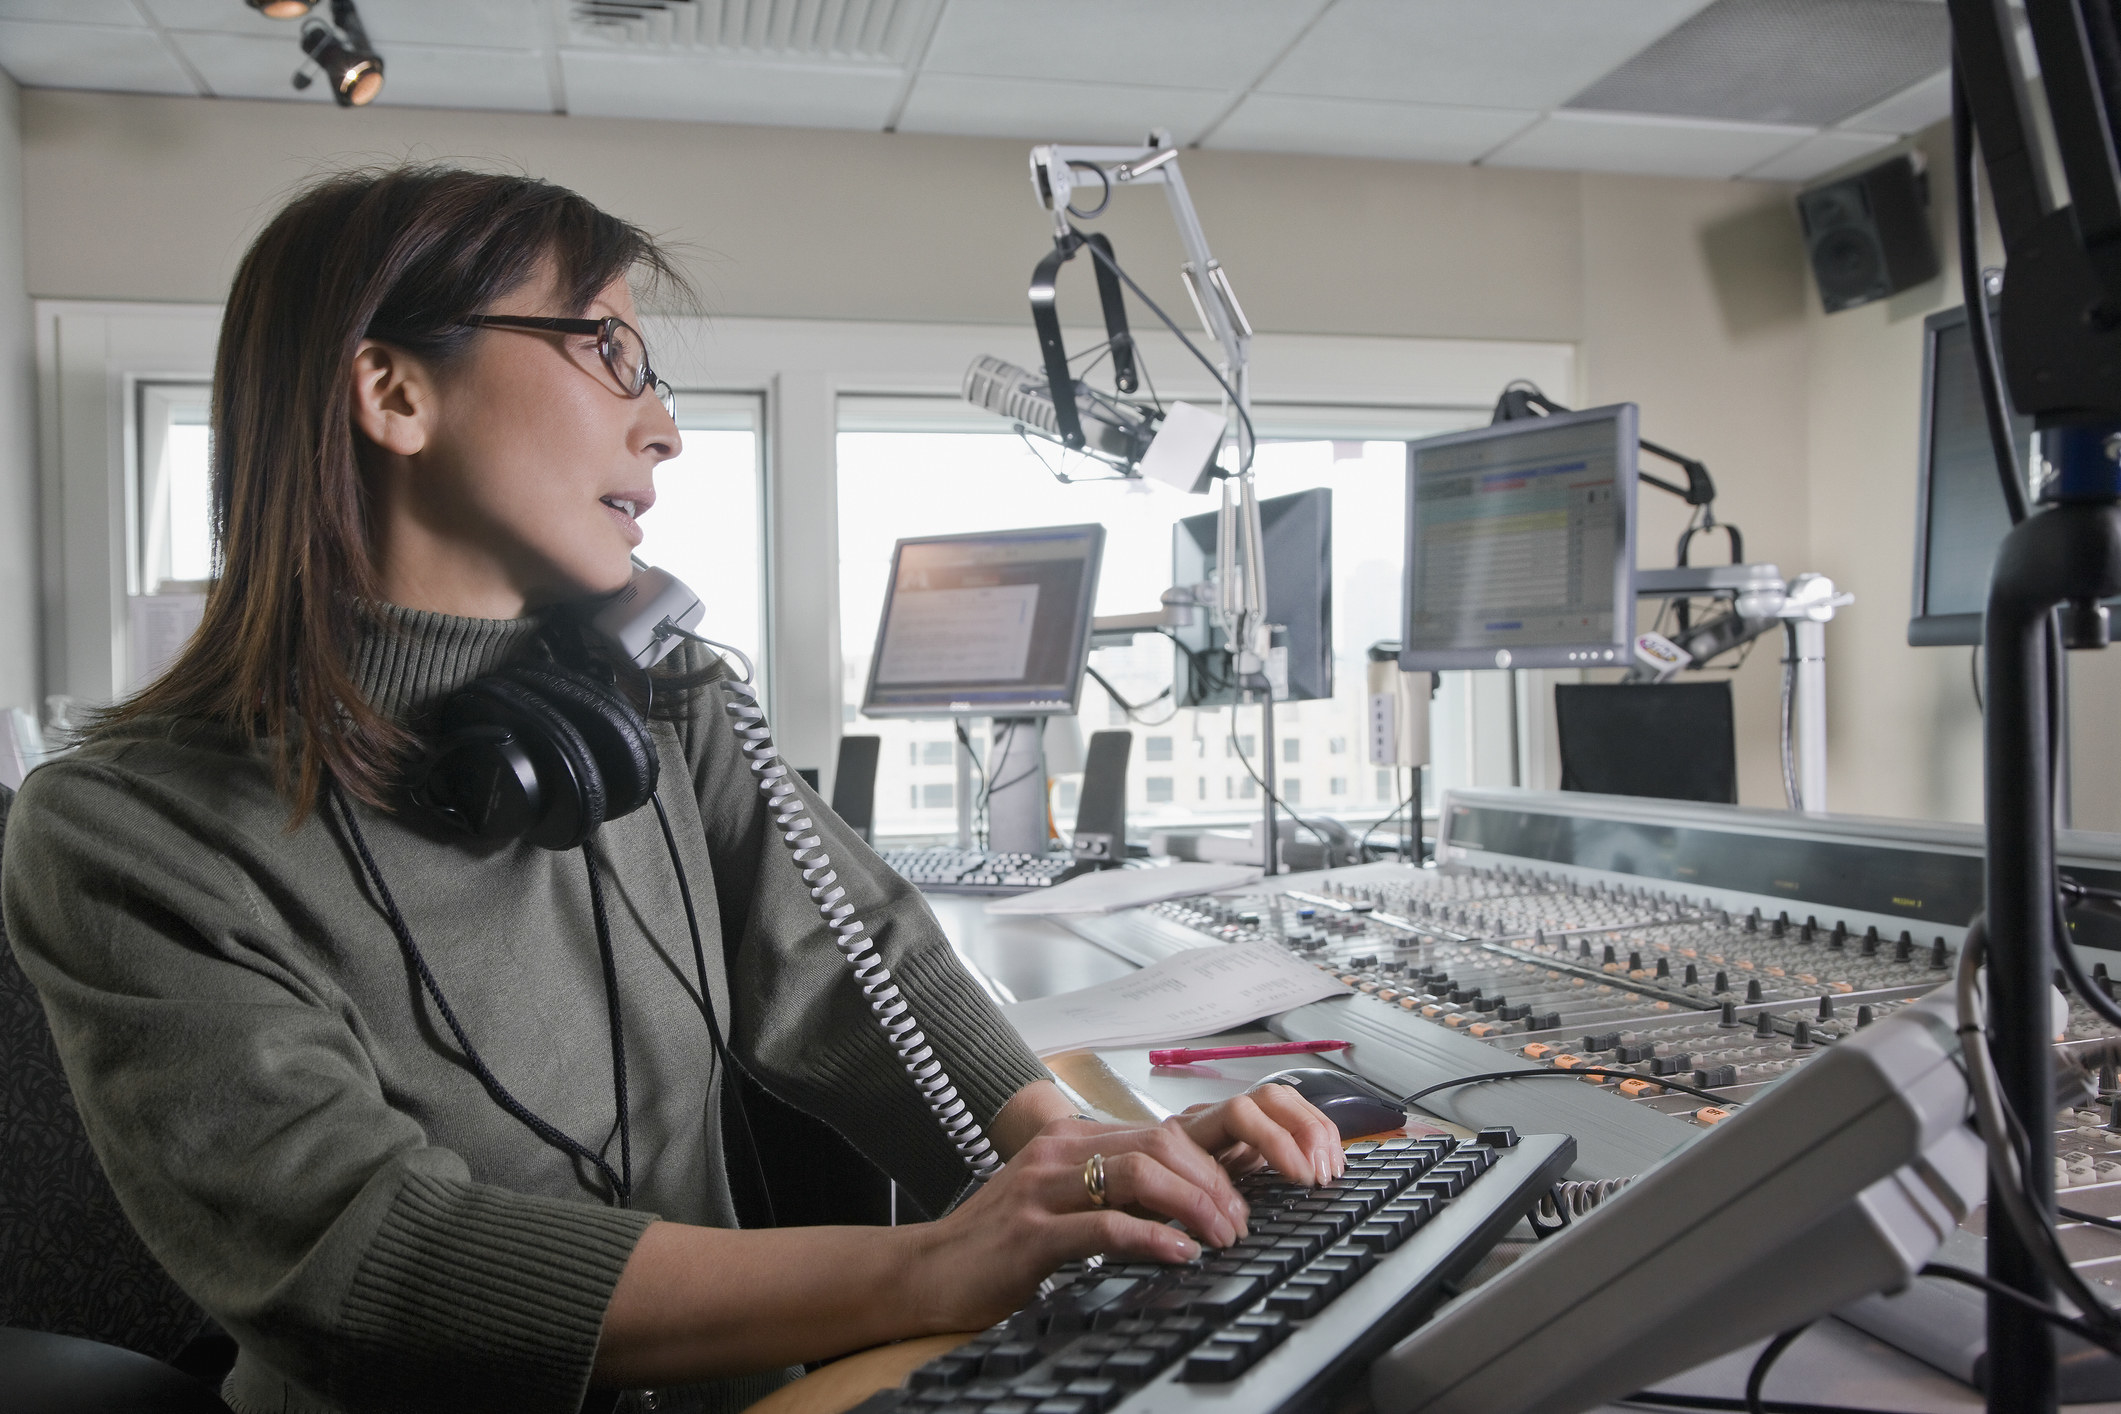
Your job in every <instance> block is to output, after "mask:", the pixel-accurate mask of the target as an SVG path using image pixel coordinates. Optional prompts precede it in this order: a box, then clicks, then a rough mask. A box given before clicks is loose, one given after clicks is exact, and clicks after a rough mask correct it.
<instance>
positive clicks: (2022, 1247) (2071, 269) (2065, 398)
mask: <svg viewBox="0 0 2121 1414" xmlns="http://www.w3.org/2000/svg"><path fill="white" fill-rule="evenodd" d="M1949 5H1950V10H1951V18H1952V39H1953V78H1954V85H1953V110H1954V111H1953V123H1952V127H1953V138H1954V144H1953V146H1954V149H1955V151H1954V157H1955V164H1954V165H1955V167H1956V168H1957V175H1958V177H1959V183H1958V185H1959V204H1960V207H1961V213H1960V220H1961V230H1962V232H1968V233H1971V232H1972V231H1973V230H1975V229H1977V227H1976V226H1975V224H1974V222H1975V213H1974V210H1973V205H1972V203H1973V202H1974V201H1975V200H1976V199H1977V198H1978V189H1977V187H1976V184H1975V182H1974V181H1973V180H1972V178H1973V177H1974V175H1975V165H1974V156H1973V146H1974V143H1975V141H1976V140H1978V143H1979V147H1980V155H1981V158H1982V160H1983V164H1984V165H1985V166H1986V167H1987V169H1988V178H1989V190H1990V193H1991V196H1992V199H1993V202H1994V205H1995V215H1996V224H1997V227H1998V229H1999V230H2000V232H2001V234H2002V237H2003V246H2004V252H2005V257H2006V263H2005V270H2004V277H2003V296H2002V338H2003V346H2002V349H2001V360H2000V361H2001V365H2002V367H2001V369H2000V371H1999V370H1998V368H1997V367H1996V364H1997V362H1998V360H1997V356H1996V354H1997V351H1996V349H1995V346H1994V334H1993V332H1992V331H1991V329H1990V328H1989V325H1988V320H1987V317H1986V308H1987V306H1986V301H1985V300H1984V298H1983V294H1984V292H1983V290H1982V287H1981V283H1980V273H1979V265H1980V261H1979V258H1978V253H1977V252H1975V251H1974V250H1973V249H1972V241H1971V239H1970V235H1962V238H1961V239H1962V246H1963V247H1965V249H1964V250H1963V252H1962V260H1961V278H1962V283H1963V284H1964V286H1965V299H1966V306H1967V318H1968V325H1969V330H1970V332H1971V333H1972V335H1973V347H1974V361H1975V365H1976V368H1977V370H1978V371H1979V373H1980V375H1981V382H1982V388H1983V395H1984V396H1983V401H1984V404H1985V405H1986V409H1987V412H1988V421H1989V427H1990V437H1991V440H1992V442H1993V443H1994V444H1995V453H1996V464H1997V472H1998V475H1999V478H2000V479H2001V481H2002V489H2003V493H2004V501H2005V504H2006V505H2008V506H2009V507H2010V508H2011V513H2012V514H2011V518H2012V520H2013V521H2014V522H2016V524H2015V526H2014V528H2013V529H2012V530H2011V532H2010V533H2009V535H2007V536H2006V537H2005V538H2004V541H2003V544H2002V547H2001V548H2000V550H1999V551H1998V553H1997V556H1996V568H1995V574H1994V577H1993V579H1992V580H1991V581H1990V584H1989V597H1988V609H1987V615H1986V623H1985V628H1984V633H1983V649H1982V652H1983V654H1984V665H1985V668H1986V676H1987V680H1988V703H1987V710H1986V712H1985V714H1984V719H1983V723H1982V737H1983V739H1982V758H1983V760H1982V770H1983V778H1984V780H1983V784H1984V789H1985V794H1986V797H1987V802H1986V803H1987V810H1986V815H1987V836H1988V837H1987V863H1986V880H1985V882H1986V885H1987V888H1986V894H1987V898H1986V922H1987V929H1988V939H1989V941H1988V979H1987V980H1988V1001H1989V1005H1988V1008H1987V1010H1988V1015H1989V1035H1988V1045H1989V1050H1990V1054H1991V1055H1992V1056H1993V1057H1994V1059H1995V1064H1996V1071H1997V1074H1998V1078H1999V1089H2000V1091H2001V1094H2002V1098H2003V1100H2004V1103H2005V1107H2006V1108H2008V1109H2009V1110H2011V1111H2014V1112H2015V1115H2016V1118H2017V1121H2018V1124H2019V1126H2020V1127H2021V1128H2022V1131H2023V1148H2022V1149H2021V1150H2020V1156H2021V1157H2020V1166H2021V1172H2022V1174H2023V1182H2022V1185H2020V1187H2021V1192H2022V1198H2023V1204H2024V1207H2026V1208H2029V1209H2030V1210H2031V1211H2032V1212H2033V1213H2035V1214H2038V1215H2040V1216H2041V1217H2042V1218H2045V1219H2046V1220H2048V1221H2049V1222H2050V1223H2051V1222H2052V1219H2053V1215H2054V1211H2055V1208H2054V1203H2055V1198H2054V1181H2053V1171H2054V1125H2053V1124H2052V1123H2051V1119H2052V1116H2053V1115H2054V1113H2055V1090H2054V1081H2053V1077H2052V1073H2051V1069H2050V1064H2051V1062H2050V1056H2049V1044H2050V1038H2049V1036H2048V1034H2047V1033H2048V1031H2049V1023H2048V1020H2047V1017H2048V1000H2047V998H2048V988H2049V983H2050V978H2051V977H2052V976H2053V972H2054V968H2055V965H2056V963H2057V961H2060V962H2062V963H2063V964H2064V972H2065V974H2066V975H2067V974H2068V973H2070V972H2071V971H2073V970H2074V969H2073V968H2072V966H2071V964H2072V962H2073V959H2072V958H2071V956H2070V955H2069V954H2068V951H2067V949H2068V947H2069V943H2068V941H2067V939H2066V938H2065V937H2058V936H2057V932H2056V919H2057V916H2058V915H2059V913H2060V911H2061V910H2060V906H2059V903H2058V894H2057V876H2056V872H2055V836H2054V830H2055V820H2054V799H2055V791H2056V780H2055V773H2056V760H2057V755H2056V750H2055V742H2054V735H2055V721H2054V718H2055V715H2056V714H2057V713H2058V712H2059V710H2060V705H2061V704H2060V702H2059V701H2058V698H2059V695H2060V694H2059V691H2058V684H2059V682H2060V680H2061V672H2060V670H2061V654H2062V652H2063V650H2064V647H2065V645H2066V646H2068V647H2075V648H2103V647H2105V646H2106V643H2107V637H2108V630H2107V623H2106V611H2105V610H2104V609H2103V608H2101V607H2100V605H2099V601H2100V600H2101V599H2104V598H2107V597H2110V596H2112V595H2113V594H2115V593H2116V592H2121V125H2117V119H2121V7H2117V5H2116V3H2115V0H2026V3H2025V7H2024V13H2025V19H2026V21H2027V23H2028V24H2029V25H2030V27H2031V30H2032V38H2033V43H2034V46H2035V48H2036V49H2037V51H2038V53H2039V59H2040V70H2041V88H2042V90H2043V91H2044V94H2045V98H2046V104H2047V109H2048V115H2049V117H2050V119H2051V120H2052V121H2051V123H2050V125H2049V127H2050V130H2051V131H2052V133H2053V139H2054V146H2055V151H2056V155H2057V156H2058V157H2059V158H2060V165H2061V169H2062V174H2063V177H2064V179H2065V180H2066V182H2067V185H2068V195H2069V202H2068V204H2066V205H2064V204H2059V203H2058V202H2057V201H2056V198H2055V196H2054V194H2053V193H2052V192H2051V190H2050V184H2049V181H2048V175H2047V166H2046V162H2045V159H2044V154H2043V153H2042V152H2041V151H2040V146H2039V138H2038V137H2037V133H2038V131H2039V129H2038V127H2037V126H2036V124H2035V122H2034V115H2033V111H2032V102H2033V99H2034V96H2035V95H2034V93H2033V91H2032V90H2031V89H2029V87H2028V85H2027V83H2026V77H2025V74H2024V72H2023V70H2022V68H2021V66H2020V62H2019V50H2018V46H2017V42H2016V33H2015V21H2014V17H2013V14H2012V7H2011V4H2010V0H1949ZM2006 387H2007V389H2008V392H2009V400H2010V402H2011V403H2012V404H2014V405H2015V406H2016V408H2017V410H2018V411H2019V412H2021V413H2024V414H2028V415H2030V416H2031V417H2032V419H2033V423H2034V426H2035V427H2037V428H2038V429H2039V432H2040V443H2041V455H2040V473H2041V475H2040V481H2041V491H2040V500H2041V501H2042V502H2044V503H2045V504H2044V505H2043V506H2042V508H2041V509H2039V510H2038V511H2037V512H2034V513H2028V508H2027V506H2026V487H2025V484H2024V482H2023V481H2022V480H2021V479H2019V477H2018V476H2017V475H2016V474H2015V466H2016V462H2017V455H2016V452H2015V450H2014V449H2013V447H2012V446H2011V441H2010V437H2009V435H2008V431H2007V421H2006V419H2005V418H2004V417H2003V416H2002V415H2001V408H2000V404H2001V401H2002V397H2001V395H2002V393H2003V392H2004V390H2005V388H2006ZM2058 610H2059V611H2060V613H2059V614H2058V613H2057V611H2058ZM2073 985H2074V979H2073ZM2085 1000H2086V1003H2087V1005H2090V1006H2092V1007H2093V1009H2094V1010H2096V1011H2099V1012H2100V1013H2101V1014H2102V1015H2105V1016H2108V1018H2109V1019H2112V1013H2111V1011H2110V1008H2109V1007H2105V1006H2101V1005H2100V1003H2102V1002H2104V1001H2105V998H2104V997H2103V996H2091V997H2087V998H2086V999H2085ZM1990 1142H1991V1144H1994V1143H1997V1142H1999V1140H1998V1137H1997V1136H1990ZM2000 1182H2001V1180H1997V1179H1992V1180H1991V1192H1992V1201H1991V1203H1990V1211H1991V1212H1996V1211H1999V1210H2000V1209H2001V1208H2002V1202H2001V1199H2000V1197H1999V1196H1998V1191H1999V1190H1998V1189H1997V1185H1998V1183H2000ZM2042 1238H2046V1239H2047V1240H2048V1241H2051V1240H2052V1239H2051V1237H2050V1236H2049V1235H2047V1234H2039V1233H2034V1232H2031V1231H2028V1232H2026V1233H2020V1232H2019V1231H2018V1230H2017V1229H2016V1228H2015V1227H2013V1226H2012V1225H2011V1224H2008V1223H1991V1224H1990V1227H1989V1238H1988V1270H1989V1275H1990V1276H1991V1277H1993V1278H1994V1279H1995V1280H1997V1281H1999V1282H2002V1283H2004V1284H2005V1285H2008V1286H2010V1287H2013V1288H2015V1289H2016V1290H2018V1291H2020V1292H2023V1293H2025V1294H2026V1295H2027V1296H2030V1297H2032V1298H2033V1299H2035V1300H2037V1301H2051V1300H2053V1299H2054V1295H2053V1291H2052V1288H2051V1286H2050V1284H2049V1281H2048V1279H2047V1278H2046V1276H2045V1275H2044V1274H2043V1269H2042V1267H2041V1265H2040V1263H2039V1262H2038V1261H2037V1260H2036V1259H2035V1255H2034V1253H2035V1250H2036V1246H2038V1245H2042V1244H2041V1239H2042ZM1988 1351H1989V1375H1988V1407H1989V1408H1990V1409H1991V1410H1994V1411H2009V1414H2052V1411H2053V1410H2054V1409H2055V1408H2056V1405H2057V1401H2058V1389H2057V1377H2056V1369H2055V1344H2054V1336H2053V1333H2052V1332H2051V1331H2050V1330H2049V1329H2048V1328H2047V1326H2045V1325H2044V1324H2043V1323H2042V1322H2041V1321H2040V1320H2039V1319H2037V1318H2036V1317H2035V1316H2033V1315H2032V1314H2031V1313H2030V1312H2029V1311H2026V1310H2024V1309H2022V1308H2021V1307H2020V1306H2019V1305H2018V1304H2017V1303H2015V1302H2004V1301H1996V1300H1991V1301H1990V1302H1989V1303H1988Z"/></svg>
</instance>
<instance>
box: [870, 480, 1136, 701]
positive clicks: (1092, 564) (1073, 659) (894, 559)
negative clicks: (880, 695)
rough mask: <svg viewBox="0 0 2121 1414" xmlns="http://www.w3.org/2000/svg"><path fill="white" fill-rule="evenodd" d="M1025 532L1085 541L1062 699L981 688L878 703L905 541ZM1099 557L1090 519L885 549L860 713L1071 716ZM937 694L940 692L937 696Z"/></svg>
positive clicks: (1086, 651)
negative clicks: (886, 568) (929, 699)
mask: <svg viewBox="0 0 2121 1414" xmlns="http://www.w3.org/2000/svg"><path fill="white" fill-rule="evenodd" d="M1026 535H1041V536H1063V535H1086V536H1087V537H1088V539H1089V541H1090V553H1089V554H1088V555H1087V556H1086V557H1085V558H1086V560H1087V561H1088V567H1089V573H1087V574H1085V575H1084V576H1083V580H1082V585H1081V587H1080V588H1079V590H1078V591H1077V596H1076V605H1075V615H1076V620H1077V623H1078V624H1079V625H1080V627H1081V633H1080V635H1079V641H1078V644H1077V648H1076V651H1075V653H1074V654H1073V655H1071V656H1070V658H1069V660H1068V661H1069V664H1070V667H1069V680H1068V686H1067V692H1066V693H1065V694H1064V698H1065V700H1063V699H1062V698H1049V697H1037V698H1033V697H1030V696H1028V695H1018V696H1014V697H1012V696H1011V695H1010V694H1009V693H1008V692H1007V691H1006V690H1002V691H997V690H994V689H981V690H979V691H977V692H973V693H968V694H965V695H963V696H953V697H951V698H950V700H949V701H948V702H947V703H944V704H942V705H931V704H922V705H919V706H879V705H877V702H876V686H877V684H876V673H877V669H878V667H879V666H880V665H881V664H882V662H883V657H884V631H885V629H886V628H888V627H889V626H890V623H891V605H892V603H893V601H894V600H895V599H896V598H897V597H898V569H899V557H900V556H901V555H902V554H904V553H905V550H906V547H907V546H909V545H941V544H949V543H951V542H954V541H966V540H1007V539H1014V538H1017V537H1021V536H1026ZM1104 557H1105V527H1104V526H1103V525H1101V524H1099V523H1097V522H1095V521H1088V522H1084V523H1082V524H1079V525H1027V526H1019V527H1016V528H1014V529H1011V530H974V531H966V532H962V533H960V534H956V535H911V536H907V537H906V538H905V539H903V540H900V541H898V542H897V543H896V544H894V545H893V546H892V547H891V577H890V578H889V579H887V580H886V581H885V582H884V608H883V612H882V613H880V614H878V615H877V616H876V641H875V643H874V644H873V645H872V646H871V648H870V652H869V678H868V682H867V683H866V684H865V685H864V687H863V688H862V715H863V716H865V717H875V718H879V719H881V718H886V717H927V718H935V717H1068V716H1074V715H1075V713H1076V711H1077V709H1078V708H1079V707H1080V706H1081V705H1082V698H1083V678H1084V669H1085V667H1086V666H1087V665H1088V663H1089V661H1090V634H1091V627H1092V617H1093V615H1094V613H1095V608H1096V604H1097V581H1098V575H1099V572H1100V571H1101V570H1102V569H1103V566H1104ZM938 695H940V694H938Z"/></svg>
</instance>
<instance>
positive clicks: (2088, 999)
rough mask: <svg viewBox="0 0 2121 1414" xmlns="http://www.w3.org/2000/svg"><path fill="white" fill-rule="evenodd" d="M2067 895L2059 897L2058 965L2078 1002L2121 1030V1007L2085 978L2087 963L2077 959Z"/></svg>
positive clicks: (2056, 924)
mask: <svg viewBox="0 0 2121 1414" xmlns="http://www.w3.org/2000/svg"><path fill="white" fill-rule="evenodd" d="M2063 910H2064V902H2063V895H2062V893H2061V892H2060V891H2057V893H2056V895H2055V964H2056V966H2058V967H2060V968H2061V969H2062V975H2063V976H2064V977H2065V978H2067V979H2068V980H2069V989H2070V990H2071V991H2072V992H2075V993H2076V994H2077V998H2078V1000H2080V1001H2082V1002H2083V1003H2084V1004H2085V1005H2086V1006H2088V1007H2090V1008H2091V1009H2092V1010H2093V1011H2095V1012H2097V1013H2098V1014H2099V1019H2100V1020H2101V1021H2104V1022H2105V1023H2106V1024H2107V1025H2108V1026H2114V1027H2121V1004H2116V1003H2115V1001H2114V999H2113V998H2112V997H2109V996H2108V995H2106V992H2105V990H2104V989H2102V988H2099V987H2094V986H2093V985H2092V983H2091V979H2090V978H2089V977H2086V976H2085V975H2084V964H2083V963H2081V962H2079V961H2078V960H2077V953H2076V949H2075V948H2074V947H2073V946H2072V945H2071V944H2070V940H2069V920H2068V918H2067V917H2066V916H2065V914H2064V911H2063Z"/></svg>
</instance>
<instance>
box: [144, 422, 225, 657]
mask: <svg viewBox="0 0 2121 1414" xmlns="http://www.w3.org/2000/svg"><path fill="white" fill-rule="evenodd" d="M212 391H213V390H212V388H211V387H210V386H209V385H207V384H204V383H148V384H143V385H142V386H141V388H140V393H139V397H140V403H139V418H140V439H139V447H140V463H139V467H138V469H137V476H136V480H135V484H134V515H133V533H132V537H131V539H132V554H131V557H130V558H131V573H130V574H129V575H128V576H127V579H128V582H129V591H130V593H129V598H128V600H127V603H126V609H127V613H126V640H127V641H126V659H127V671H128V673H129V675H130V678H131V682H132V684H133V686H135V687H138V686H141V685H144V684H145V683H146V682H147V681H148V680H149V679H151V678H153V677H154V676H155V675H156V674H157V673H159V672H161V670H162V669H163V667H164V666H165V665H167V664H168V663H169V661H170V660H171V659H172V658H175V657H176V656H177V653H178V652H179V650H181V649H182V648H183V647H184V644H185V642H186V641H187V640H188V639H190V637H191V636H192V631H193V630H194V629H196V628H197V627H198V626H199V616H200V615H201V614H202V613H203V612H204V611H205V608H206V585H207V581H209V580H211V579H212V578H213V577H214V575H215V573H216V568H215V565H214V558H213V549H214V547H213V488H212V484H211V478H212V464H213V461H212V451H211V439H210V438H209V436H208V432H209V431H210V429H209V427H208V425H207V413H208V406H209V400H210V398H211V395H212Z"/></svg>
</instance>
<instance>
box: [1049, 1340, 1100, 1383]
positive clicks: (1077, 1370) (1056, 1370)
mask: <svg viewBox="0 0 2121 1414" xmlns="http://www.w3.org/2000/svg"><path fill="white" fill-rule="evenodd" d="M1105 1354H1106V1352H1104V1351H1102V1350H1082V1349H1077V1348H1071V1349H1068V1350H1066V1351H1063V1352H1062V1353H1061V1354H1060V1355H1059V1356H1057V1357H1055V1359H1054V1361H1053V1363H1052V1365H1051V1366H1049V1367H1048V1368H1049V1369H1051V1370H1052V1371H1053V1378H1054V1379H1057V1380H1077V1379H1085V1378H1088V1377H1089V1376H1092V1375H1095V1374H1097V1373H1098V1372H1100V1371H1101V1370H1103V1369H1104V1368H1105Z"/></svg>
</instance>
